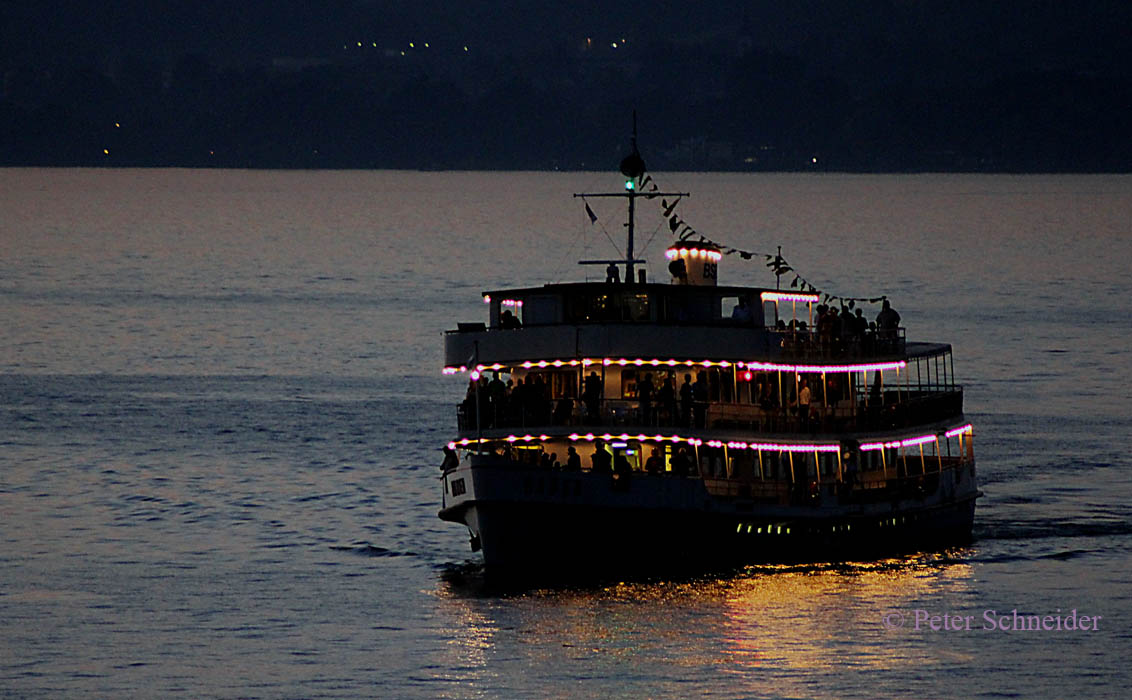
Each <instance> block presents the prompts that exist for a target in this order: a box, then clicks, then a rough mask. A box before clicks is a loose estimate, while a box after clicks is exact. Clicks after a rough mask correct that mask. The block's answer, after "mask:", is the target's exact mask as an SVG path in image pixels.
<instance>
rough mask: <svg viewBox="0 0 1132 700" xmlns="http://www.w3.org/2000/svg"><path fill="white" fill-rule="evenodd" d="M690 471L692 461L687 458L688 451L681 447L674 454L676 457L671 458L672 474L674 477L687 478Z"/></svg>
mask: <svg viewBox="0 0 1132 700" xmlns="http://www.w3.org/2000/svg"><path fill="white" fill-rule="evenodd" d="M691 470H692V460H691V458H690V457H688V451H687V450H686V449H685V448H683V447H681V448H680V449H679V451H677V452H676V456H675V457H673V458H672V474H673V475H674V476H688V473H689V472H691Z"/></svg>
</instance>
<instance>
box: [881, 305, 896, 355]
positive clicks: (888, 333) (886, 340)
mask: <svg viewBox="0 0 1132 700" xmlns="http://www.w3.org/2000/svg"><path fill="white" fill-rule="evenodd" d="M898 328H900V314H898V313H897V312H896V309H894V308H892V304H890V303H889V301H888V299H885V300H884V301H883V302H881V308H880V313H878V314H877V339H878V340H879V341H880V345H881V346H882V347H884V349H886V350H891V349H892V346H893V345H895V344H896V330H897V329H898Z"/></svg>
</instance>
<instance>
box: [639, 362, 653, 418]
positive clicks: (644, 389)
mask: <svg viewBox="0 0 1132 700" xmlns="http://www.w3.org/2000/svg"><path fill="white" fill-rule="evenodd" d="M652 394H653V385H652V373H651V372H650V373H647V374H645V376H644V378H643V379H641V380H640V381H638V382H637V405H638V407H639V409H640V414H641V423H643V424H645V425H652V424H653V422H652Z"/></svg>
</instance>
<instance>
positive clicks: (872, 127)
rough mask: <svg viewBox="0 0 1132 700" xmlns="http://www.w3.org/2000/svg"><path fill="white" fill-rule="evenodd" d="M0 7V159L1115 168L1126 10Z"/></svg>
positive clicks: (829, 4) (1128, 91)
mask: <svg viewBox="0 0 1132 700" xmlns="http://www.w3.org/2000/svg"><path fill="white" fill-rule="evenodd" d="M984 5H985V4H984V3H980V2H974V1H972V0H956V1H953V2H934V3H932V2H929V3H916V4H908V3H900V2H896V1H895V0H890V1H888V2H868V3H865V4H858V5H854V6H849V7H846V6H844V4H843V3H839V2H833V1H832V0H811V1H809V2H802V3H796V4H792V5H791V6H789V7H778V6H776V5H775V4H773V3H769V2H754V3H738V2H736V3H724V4H713V5H712V6H711V7H706V8H700V7H696V8H688V7H683V6H681V5H680V4H677V3H660V4H658V5H657V6H655V7H651V8H649V11H648V12H647V13H640V12H638V13H633V12H630V11H628V10H627V9H625V8H615V9H610V8H605V7H602V6H600V5H598V4H597V3H581V4H573V5H571V6H570V7H569V8H566V9H557V8H547V7H544V6H543V5H541V4H538V3H533V2H528V1H526V0H522V1H520V2H513V3H506V4H503V3H489V4H480V5H476V6H475V7H468V6H465V5H464V4H460V3H450V2H438V1H433V2H423V3H418V4H416V5H414V6H413V7H412V8H405V7H400V6H399V5H398V4H396V3H390V2H381V1H377V0H369V1H366V0H334V1H333V2H330V3H308V2H300V1H299V0H280V1H277V2H267V1H266V0H248V1H246V2H244V3H241V4H239V5H238V6H236V5H234V4H231V3H221V2H217V1H214V0H208V1H206V2H202V3H196V4H193V5H192V6H191V7H184V6H182V4H180V3H174V2H169V1H167V0H165V1H163V0H157V1H156V2H143V1H142V0H124V2H121V3H117V4H115V5H113V6H106V5H102V4H96V3H92V2H71V3H65V2H62V1H61V0H47V1H46V2H42V3H38V4H37V5H35V6H34V7H31V6H23V5H18V4H16V3H13V2H5V3H3V4H0V76H2V77H3V83H2V86H0V87H2V91H0V165H4V166H25V165H26V166H35V165H42V166H50V165H61V166H72V165H82V166H96V165H112V166H158V167H161V166H174V167H176V166H184V167H250V168H408V169H507V170H511V169H529V170H555V169H560V170H593V169H598V170H601V169H606V168H609V167H612V166H611V164H615V163H616V162H617V160H619V158H620V157H621V156H622V155H623V154H624V150H625V148H626V143H627V135H628V131H629V126H628V125H629V119H630V118H629V115H630V113H631V112H632V111H633V110H634V109H636V110H637V111H638V113H639V115H640V125H641V128H640V133H641V147H642V151H643V153H644V154H645V155H646V159H647V161H648V163H649V166H650V167H651V168H652V169H655V170H740V171H742V170H751V171H780V170H786V171H801V170H834V171H853V172H920V171H960V172H965V171H971V172H1128V171H1129V170H1132V167H1130V166H1132V145H1130V144H1132V139H1129V138H1128V134H1129V133H1132V119H1130V118H1129V116H1128V115H1129V113H1130V110H1129V107H1132V47H1130V44H1132V41H1130V39H1129V32H1128V29H1127V28H1128V27H1129V26H1132V5H1129V4H1128V3H1124V2H1112V1H1101V0H1094V1H1092V2H1084V3H1080V4H1075V5H1073V6H1065V4H1064V3H1057V2H1035V3H1024V4H1023V3H1012V4H1011V5H1010V6H1008V7H1001V6H991V7H986V6H984Z"/></svg>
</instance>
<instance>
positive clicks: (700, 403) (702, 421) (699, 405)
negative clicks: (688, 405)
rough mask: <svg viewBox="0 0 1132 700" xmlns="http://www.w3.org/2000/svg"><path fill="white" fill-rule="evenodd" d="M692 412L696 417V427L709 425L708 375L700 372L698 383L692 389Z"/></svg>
mask: <svg viewBox="0 0 1132 700" xmlns="http://www.w3.org/2000/svg"><path fill="white" fill-rule="evenodd" d="M692 400H693V403H692V410H693V412H694V413H695V416H696V427H697V428H704V427H706V425H707V405H708V383H707V374H706V373H704V372H700V373H698V374H697V375H696V383H695V385H694V386H693V387H692Z"/></svg>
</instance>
